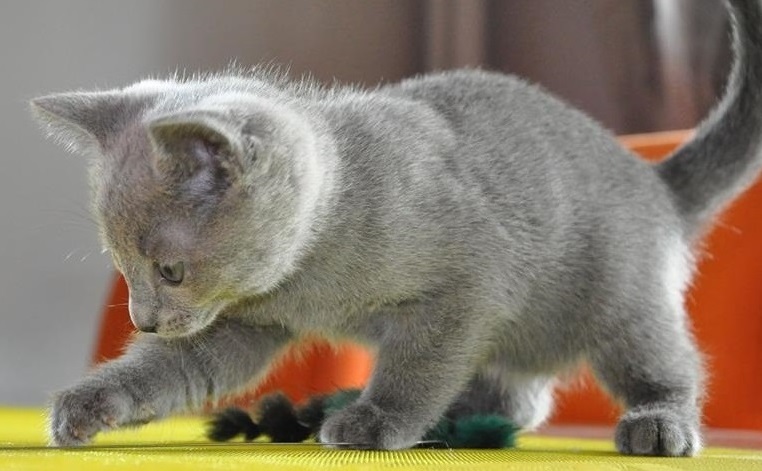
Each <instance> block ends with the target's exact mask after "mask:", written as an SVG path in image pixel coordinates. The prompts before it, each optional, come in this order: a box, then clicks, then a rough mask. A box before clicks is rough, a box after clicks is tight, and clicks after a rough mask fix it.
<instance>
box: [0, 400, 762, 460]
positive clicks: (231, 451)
mask: <svg viewBox="0 0 762 471" xmlns="http://www.w3.org/2000/svg"><path fill="white" fill-rule="evenodd" d="M44 427H45V416H44V413H43V412H42V411H41V410H37V409H3V408H0V446H2V447H3V448H2V450H1V451H0V470H2V471H14V470H45V471H48V470H53V471H62V470H69V469H71V470H78V471H89V470H100V469H115V470H122V469H123V470H139V471H152V470H161V471H172V470H180V469H182V470H217V469H219V470H225V471H235V470H247V471H252V470H260V469H262V470H272V471H279V470H289V471H290V470H315V469H321V468H330V469H337V470H380V469H384V470H387V469H393V470H437V471H447V470H461V469H462V470H468V469H473V470H484V471H489V470H498V469H499V470H528V471H539V470H579V471H589V470H611V471H625V470H626V471H630V470H631V471H635V470H638V471H670V470H721V471H735V470H738V471H741V470H743V471H747V470H757V469H758V470H762V451H743V450H730V449H720V448H714V449H707V450H705V451H704V452H703V453H702V455H701V456H700V457H698V458H639V457H624V456H619V455H617V454H616V453H614V451H613V448H612V446H611V444H610V443H609V442H606V441H599V440H571V439H557V438H547V437H532V436H524V437H521V438H520V440H519V447H518V448H517V449H513V450H407V451H398V452H375V451H343V450H327V449H323V448H321V447H320V446H319V445H315V444H299V445H274V444H265V443H257V444H241V443H238V444H226V445H213V444H209V445H204V444H203V443H204V439H203V437H204V426H203V420H202V419H198V418H177V419H172V420H168V421H165V422H161V423H157V424H152V425H149V426H146V427H143V428H141V429H136V430H126V431H118V432H111V433H108V434H104V435H102V436H101V437H100V438H99V439H98V440H97V444H98V446H96V447H91V448H81V449H67V450H61V449H46V448H42V447H40V445H42V444H44V443H45V432H44ZM159 445H160V446H159ZM21 447H27V448H21Z"/></svg>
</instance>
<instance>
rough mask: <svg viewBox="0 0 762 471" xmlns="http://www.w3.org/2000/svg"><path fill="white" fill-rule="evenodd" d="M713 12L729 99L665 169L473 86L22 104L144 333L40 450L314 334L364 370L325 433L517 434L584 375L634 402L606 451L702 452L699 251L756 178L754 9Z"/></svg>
mask: <svg viewBox="0 0 762 471" xmlns="http://www.w3.org/2000/svg"><path fill="white" fill-rule="evenodd" d="M728 3H729V6H730V10H731V12H732V14H733V16H734V19H735V22H734V24H735V28H734V30H735V35H736V41H735V47H736V53H737V54H736V57H737V59H736V65H735V68H734V71H733V74H732V77H731V79H730V83H729V87H728V91H727V94H726V96H725V98H724V100H723V101H722V102H721V104H720V105H719V107H718V108H717V110H715V112H714V113H713V114H712V115H711V117H710V118H709V119H708V120H707V122H705V123H704V124H703V125H702V126H701V127H700V129H699V131H698V134H697V136H696V138H695V139H694V140H693V141H692V142H690V143H689V144H687V145H686V146H684V147H683V148H681V149H680V150H678V151H677V152H676V153H675V154H674V155H673V156H672V157H671V158H670V159H669V160H667V161H666V162H664V163H661V164H658V165H650V164H647V163H644V162H643V161H641V160H640V159H638V158H636V157H634V156H633V155H632V154H631V153H629V152H627V151H625V150H623V149H622V148H621V147H620V146H619V144H618V143H617V142H616V140H615V139H614V138H613V137H612V136H611V135H610V134H609V133H608V132H606V131H604V130H602V129H601V128H600V127H599V126H598V125H597V124H596V123H594V122H593V121H592V120H590V119H589V118H587V117H586V116H584V115H582V114H581V113H579V112H577V111H575V110H572V109H570V108H569V107H568V106H566V105H565V104H563V103H561V102H559V101H558V100H556V99H555V98H552V97H550V96H548V95H547V94H545V93H543V92H542V91H541V90H539V89H538V88H536V87H534V86H531V85H527V84H525V83H524V82H522V81H520V80H518V79H516V78H512V77H507V76H503V75H499V74H493V73H486V72H479V71H457V72H447V73H441V74H433V75H426V76H422V77H418V78H414V79H410V80H406V81H403V82H402V83H399V84H396V85H390V86H385V87H380V88H378V89H375V90H371V91H360V90H357V89H351V88H332V89H323V88H320V87H318V86H316V85H314V84H310V83H304V82H300V83H290V82H288V81H287V80H286V79H284V78H283V77H280V76H278V75H277V74H272V73H267V72H262V71H259V72H256V71H255V72H253V73H251V74H228V75H221V76H208V77H200V78H196V79H192V80H165V81H155V80H149V81H143V82H139V83H137V84H135V85H132V86H130V87H127V88H124V89H119V90H110V91H103V92H90V93H68V94H62V95H53V96H48V97H42V98H38V99H36V100H34V102H33V105H34V110H35V113H36V115H37V117H38V118H39V119H40V120H41V121H42V122H43V123H44V124H45V125H47V126H48V128H49V130H50V132H51V133H52V135H53V136H55V137H56V138H58V139H59V140H60V141H61V142H62V143H63V144H65V145H66V146H68V147H70V148H71V149H73V150H75V151H77V152H80V153H84V154H88V155H91V156H93V163H92V185H93V194H94V210H95V213H96V214H97V216H98V219H99V221H100V224H101V231H102V237H103V241H104V244H105V246H106V247H107V248H108V249H110V251H111V253H112V255H113V257H114V263H115V264H116V266H117V267H118V269H119V270H120V271H121V272H122V273H123V274H124V276H125V278H126V280H127V283H128V284H129V287H130V315H131V317H132V320H133V322H134V324H135V326H136V327H137V328H138V329H139V330H141V331H143V332H145V333H144V334H141V335H139V336H138V337H137V338H136V339H135V341H134V343H133V344H132V345H130V347H129V348H128V349H127V351H126V353H125V354H124V356H122V357H121V358H119V359H117V360H115V361H112V362H109V363H107V364H105V365H103V366H102V367H101V368H99V369H97V371H95V372H93V373H92V374H90V375H89V376H87V377H86V378H85V379H83V380H82V381H81V382H80V383H79V384H77V385H75V386H74V387H72V388H70V389H68V390H65V391H63V392H62V393H59V394H58V395H57V396H56V397H55V400H54V403H53V407H52V412H51V419H50V433H51V436H52V442H53V443H54V444H57V445H79V444H83V443H86V442H88V441H89V440H90V439H91V438H92V437H93V435H95V434H96V433H98V432H99V431H101V430H105V429H110V428H114V427H119V426H122V425H127V424H136V423H143V422H147V421H150V420H154V419H157V418H160V417H164V416H166V415H168V414H170V413H173V412H177V411H185V410H193V409H198V408H199V407H201V406H202V405H203V404H205V403H206V401H207V400H209V399H212V400H214V399H216V398H219V397H221V396H224V395H226V394H229V393H231V392H233V391H236V390H240V389H242V388H245V387H247V386H250V385H251V384H252V383H255V382H256V381H257V380H259V379H260V378H262V376H263V374H264V373H265V372H266V371H267V369H268V366H269V365H271V364H272V363H273V360H274V359H276V358H278V356H279V355H281V354H282V352H284V351H285V350H286V347H287V346H288V345H289V344H291V343H293V342H295V341H297V340H299V339H300V338H302V337H304V336H307V335H315V334H317V335H320V336H324V337H327V338H329V339H332V340H336V341H338V340H343V339H351V340H354V341H357V342H360V343H362V344H364V345H367V346H368V347H369V348H371V349H372V350H373V351H374V352H375V354H376V356H377V361H376V365H375V370H374V372H373V375H372V378H371V380H370V382H369V384H368V386H367V387H366V389H365V391H364V392H363V394H362V396H361V397H360V399H359V400H358V401H357V402H355V403H354V404H352V405H351V406H349V407H347V408H346V409H345V410H342V411H341V412H338V413H336V414H334V415H332V416H331V417H329V418H328V420H327V421H326V422H325V423H324V424H323V427H322V430H321V432H320V439H321V440H322V441H324V442H327V443H353V444H355V446H362V447H370V448H379V449H400V448H406V447H409V446H411V445H412V444H414V443H415V442H416V441H417V440H418V439H419V438H420V437H421V436H422V435H423V433H424V432H425V431H426V430H427V428H428V427H430V426H431V425H432V424H434V423H435V422H436V420H437V419H438V418H439V417H440V416H442V415H443V414H450V415H451V416H458V415H460V414H470V413H477V412H483V413H499V414H504V415H506V416H507V417H509V418H510V419H511V420H513V421H515V422H516V423H517V424H519V425H521V426H523V427H525V428H528V429H531V428H533V427H536V426H537V425H538V424H540V423H542V422H543V420H545V418H546V417H547V416H548V414H549V413H550V411H551V405H552V395H553V393H552V391H553V387H554V378H555V377H556V376H557V375H559V374H561V373H564V372H568V371H569V370H572V369H574V368H575V367H577V366H578V365H579V364H580V363H581V362H587V363H589V364H590V365H591V366H592V368H593V370H594V371H595V373H596V374H597V376H598V378H599V379H600V381H601V382H602V383H603V384H604V385H605V386H606V388H607V389H608V390H609V391H610V392H611V394H612V395H613V396H614V397H616V398H617V399H618V400H620V401H621V402H622V404H623V405H624V406H625V407H626V411H625V413H624V415H623V417H622V419H621V421H620V422H619V425H618V427H617V430H616V446H617V448H618V449H619V450H620V451H621V452H622V453H628V454H644V455H692V454H694V453H696V452H697V451H698V450H699V448H700V446H701V439H700V435H699V425H700V418H699V416H700V404H701V400H702V395H703V386H702V376H703V375H702V362H701V357H700V355H699V353H698V352H697V349H696V346H695V345H694V342H693V339H692V337H691V334H690V329H689V326H688V324H689V321H688V318H687V317H686V314H685V310H684V305H683V294H684V290H685V288H686V285H687V284H688V282H689V279H690V276H691V272H692V270H693V266H694V261H693V256H692V254H693V253H694V252H695V251H696V248H697V246H698V244H699V242H700V238H701V235H702V234H703V233H704V232H705V231H706V229H707V227H708V225H709V223H710V222H711V219H712V217H713V216H715V215H717V214H718V212H719V211H720V210H721V209H722V208H723V207H724V206H726V205H727V204H728V203H729V202H730V201H731V200H732V199H733V198H734V197H736V196H737V195H738V194H740V193H741V192H742V191H743V190H744V189H745V188H746V187H748V186H749V185H750V184H751V182H752V181H753V178H754V177H755V176H756V175H757V173H758V171H759V169H760V167H762V156H761V155H760V154H761V153H760V138H761V137H762V133H761V132H760V130H761V129H762V112H761V110H760V105H762V97H761V96H760V89H761V87H762V84H761V83H760V82H761V81H762V55H760V48H761V47H762V28H760V26H761V25H762V2H760V1H759V0H733V1H730V2H728Z"/></svg>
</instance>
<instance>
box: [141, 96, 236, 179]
mask: <svg viewBox="0 0 762 471" xmlns="http://www.w3.org/2000/svg"><path fill="white" fill-rule="evenodd" d="M146 125H147V127H148V135H149V136H150V138H151V143H152V144H153V147H154V154H155V166H156V170H157V172H158V173H159V174H160V175H163V176H165V177H169V178H171V179H174V180H176V181H189V180H191V179H193V180H195V181H196V183H197V184H198V185H201V186H203V187H207V188H206V189H209V188H208V187H210V186H214V187H217V186H219V185H223V186H229V185H230V184H232V183H234V182H235V181H237V180H238V178H239V177H240V176H241V174H242V172H243V169H244V161H245V159H247V157H248V153H249V151H250V150H251V149H250V148H249V147H250V146H249V145H247V143H248V140H246V139H244V138H243V136H242V135H241V133H240V131H239V130H238V129H237V127H236V126H235V125H234V123H232V122H230V120H229V118H228V117H227V116H226V115H225V114H224V113H222V112H217V111H212V110H187V111H180V112H176V113H171V114H168V115H164V116H160V117H158V118H154V119H151V120H149V121H148V122H147V123H146ZM199 189H204V188H199Z"/></svg>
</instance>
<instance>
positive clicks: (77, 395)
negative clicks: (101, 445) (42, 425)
mask: <svg viewBox="0 0 762 471" xmlns="http://www.w3.org/2000/svg"><path fill="white" fill-rule="evenodd" d="M132 407H133V401H132V399H131V398H130V396H129V395H128V394H126V393H125V392H124V391H121V390H120V389H117V388H112V387H108V386H106V385H102V384H101V385H89V384H82V385H79V386H76V387H74V388H72V389H69V390H67V391H63V392H61V393H58V394H57V395H56V396H55V398H54V400H53V406H52V408H51V411H50V422H49V423H50V429H49V433H50V439H51V442H52V444H53V445H56V446H78V445H84V444H86V443H88V442H90V441H91V440H92V438H93V436H95V434H97V433H98V432H100V431H102V430H107V429H113V428H116V427H118V426H120V425H122V424H124V423H126V422H127V421H128V418H129V416H130V410H131V409H132Z"/></svg>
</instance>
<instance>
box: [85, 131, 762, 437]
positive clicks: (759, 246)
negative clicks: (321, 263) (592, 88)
mask: <svg viewBox="0 0 762 471" xmlns="http://www.w3.org/2000/svg"><path fill="white" fill-rule="evenodd" d="M689 137H690V131H676V132H668V133H655V134H644V135H637V136H624V137H622V142H623V143H624V144H625V145H626V146H628V147H630V148H631V149H633V150H634V151H636V152H638V153H639V154H641V155H643V156H644V157H645V158H648V159H658V158H660V157H662V156H664V155H665V154H668V153H669V152H671V151H672V150H673V149H674V148H675V147H676V146H677V145H679V144H680V143H681V142H683V141H685V140H686V139H688V138H689ZM760 208H762V183H758V184H757V185H755V186H754V187H753V188H752V189H751V190H750V191H749V192H747V193H746V194H745V195H744V196H743V197H742V198H741V199H739V200H738V201H737V202H736V203H735V204H734V205H733V206H732V208H730V209H729V210H728V211H727V212H726V213H725V215H724V216H723V217H722V219H721V221H720V223H719V224H718V225H717V227H716V228H715V229H714V231H713V232H712V233H711V234H710V235H709V237H708V238H707V245H706V250H705V252H706V254H707V255H706V256H704V257H703V259H702V261H701V263H700V264H699V267H698V275H697V277H696V279H695V280H694V285H693V288H692V289H691V290H690V292H689V295H688V309H689V311H690V313H691V316H692V318H693V325H694V331H695V334H696V337H697V338H698V342H699V344H700V346H701V349H702V350H703V351H704V352H705V353H706V358H707V365H708V369H709V371H710V381H709V394H708V397H707V403H706V407H705V409H704V410H705V421H706V424H707V425H709V426H711V427H722V428H739V429H757V430H762V406H760V402H759V398H760V397H762V217H760V216H761V215H762V214H760ZM109 299H110V300H109V304H108V307H107V308H106V309H105V310H104V314H103V321H102V324H101V330H100V335H99V338H98V344H97V348H96V352H95V357H94V359H95V361H102V360H104V359H108V358H114V357H116V356H118V355H119V353H120V352H121V349H122V348H123V346H124V343H125V342H126V341H127V339H128V338H129V336H130V334H131V332H132V326H131V324H130V321H129V314H128V312H127V305H126V302H127V287H126V286H125V284H124V282H123V281H122V280H121V279H120V278H118V277H117V279H116V281H115V283H114V287H113V289H112V292H111V295H110V298H109ZM370 370H371V358H370V356H369V355H368V354H367V353H366V352H365V351H363V350H362V349H360V348H359V347H354V346H348V347H345V348H341V349H339V350H334V349H332V348H331V347H329V346H328V345H327V344H324V343H320V342H318V343H316V344H314V345H313V346H312V347H310V348H309V349H308V353H307V354H305V355H303V361H298V360H297V359H296V357H295V356H294V355H292V356H291V357H289V358H287V359H286V360H285V361H283V362H282V363H280V364H279V366H278V367H277V368H276V369H275V370H274V371H273V372H272V374H271V375H270V376H269V377H268V379H267V380H266V381H265V383H264V384H263V385H261V386H260V387H259V388H258V389H257V391H256V392H255V394H260V393H263V392H267V391H272V390H275V389H279V390H283V391H285V392H286V393H287V394H288V395H290V396H291V397H292V398H293V399H294V400H300V399H303V398H304V397H305V395H309V394H314V393H319V392H329V391H331V390H334V389H336V388H338V387H352V386H360V385H362V384H364V382H365V381H366V379H367V377H368V375H369V373H370ZM583 378H584V376H583ZM557 396H558V407H557V411H556V414H555V415H554V418H553V422H554V423H582V424H612V423H614V422H615V420H616V418H617V417H618V415H619V412H618V409H617V408H616V406H615V405H614V404H613V403H612V402H611V401H610V400H609V399H608V397H607V396H606V395H604V394H603V393H602V392H601V391H600V389H599V388H598V387H597V386H596V385H595V382H594V381H593V380H592V379H590V378H589V376H588V377H587V380H583V381H580V382H578V383H574V385H573V386H571V387H569V388H568V389H567V390H563V391H561V392H559V393H558V395H557Z"/></svg>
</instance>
